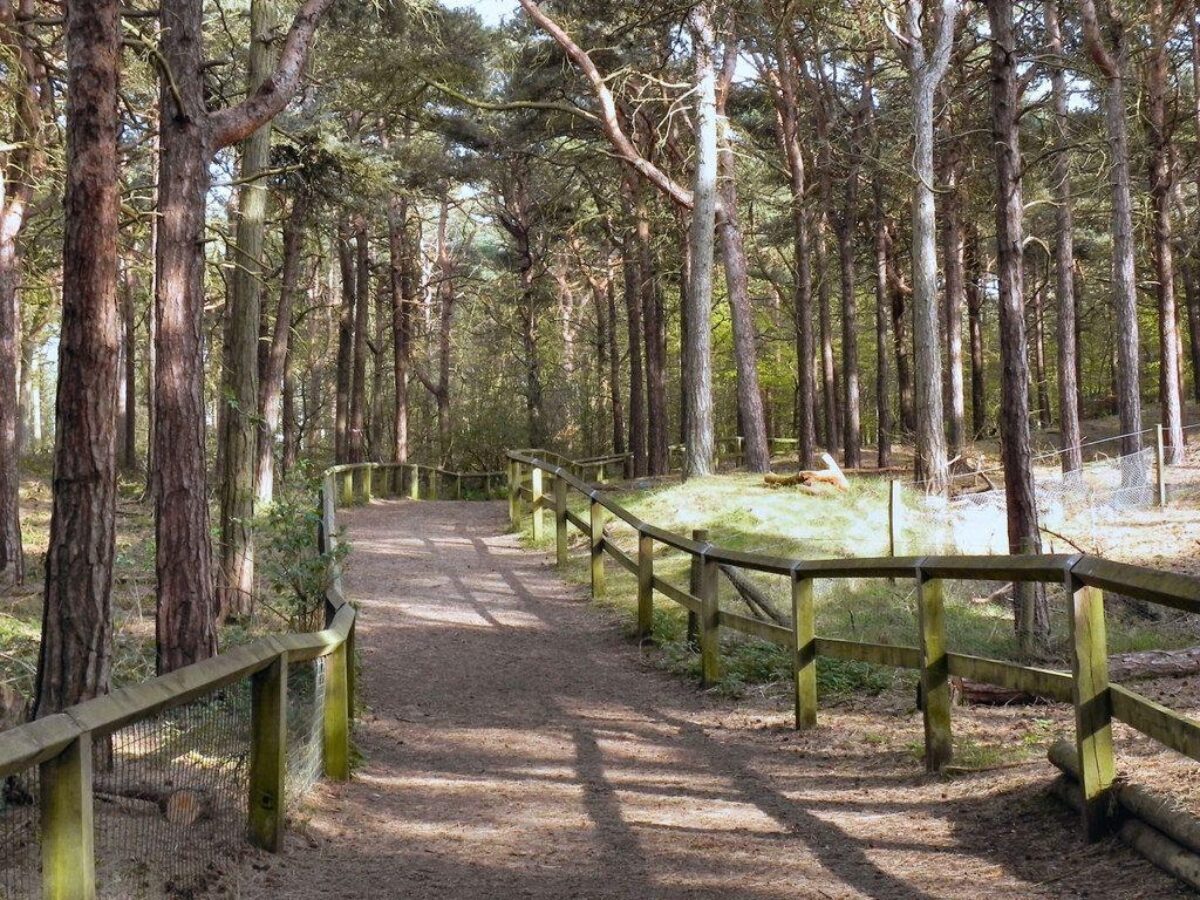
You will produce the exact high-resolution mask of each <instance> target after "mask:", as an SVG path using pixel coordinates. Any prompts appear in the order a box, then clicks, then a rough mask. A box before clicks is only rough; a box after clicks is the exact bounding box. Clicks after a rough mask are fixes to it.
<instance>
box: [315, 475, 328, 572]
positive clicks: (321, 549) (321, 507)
mask: <svg viewBox="0 0 1200 900" xmlns="http://www.w3.org/2000/svg"><path fill="white" fill-rule="evenodd" d="M328 483H329V481H328V479H326V480H325V481H324V482H323V483H322V485H321V487H320V488H318V489H317V553H321V554H323V553H326V552H327V551H328V550H329V543H328V542H329V538H328V537H326V535H325V485H327V484H328Z"/></svg>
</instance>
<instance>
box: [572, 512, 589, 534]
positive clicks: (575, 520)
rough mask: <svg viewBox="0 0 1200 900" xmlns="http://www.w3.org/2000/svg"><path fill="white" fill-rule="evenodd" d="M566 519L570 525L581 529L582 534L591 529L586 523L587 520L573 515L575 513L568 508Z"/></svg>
mask: <svg viewBox="0 0 1200 900" xmlns="http://www.w3.org/2000/svg"><path fill="white" fill-rule="evenodd" d="M567 521H568V522H570V523H571V524H572V525H574V526H575V527H576V528H578V529H579V530H580V531H582V532H583V533H584V534H588V533H590V532H591V530H592V529H591V526H590V525H588V523H587V522H585V521H584V520H583V519H582V518H581V517H580V516H577V515H575V513H573V512H571V511H570V510H567Z"/></svg>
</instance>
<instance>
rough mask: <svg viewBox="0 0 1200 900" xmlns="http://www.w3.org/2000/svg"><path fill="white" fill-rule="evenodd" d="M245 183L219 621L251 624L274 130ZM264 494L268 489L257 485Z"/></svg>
mask: <svg viewBox="0 0 1200 900" xmlns="http://www.w3.org/2000/svg"><path fill="white" fill-rule="evenodd" d="M273 4H274V0H253V2H251V4H250V47H249V53H248V58H247V74H246V89H247V94H253V92H254V91H256V90H257V89H258V88H259V87H260V86H261V85H262V83H263V82H264V81H266V79H267V77H268V76H269V74H270V71H271V69H272V67H273V56H274V53H273V51H272V47H271V42H272V40H273V39H274V34H273V30H274V28H275V20H276V16H275V9H274V6H273ZM241 156H242V160H241V169H240V177H241V180H242V185H241V188H240V189H239V193H240V197H239V199H238V206H237V209H238V218H237V229H236V237H235V243H234V246H233V254H232V256H233V259H232V263H233V277H232V288H233V290H232V291H231V292H230V294H229V303H228V305H227V307H226V311H225V316H226V329H225V353H224V359H223V360H222V362H223V367H222V402H223V403H224V404H225V415H224V418H223V420H222V421H223V424H224V431H223V433H222V434H221V435H220V440H221V447H222V452H221V459H222V460H223V462H224V466H223V468H222V469H221V479H220V485H219V488H220V498H221V506H220V522H219V527H220V534H221V538H220V540H221V554H220V556H221V572H220V583H219V585H218V589H219V601H220V606H221V608H220V618H221V619H222V620H223V619H226V618H234V619H244V618H246V617H247V616H249V615H250V612H251V611H252V609H253V608H254V532H253V527H252V526H253V521H254V501H255V496H256V493H255V488H256V479H255V474H256V473H255V468H256V467H255V463H256V461H259V452H258V444H259V443H260V440H259V427H258V425H257V423H256V419H257V418H258V411H259V379H258V375H259V360H258V353H259V343H260V342H259V340H258V337H259V334H258V333H259V327H260V321H261V319H262V293H263V279H264V278H265V272H264V264H263V235H264V233H265V231H266V221H267V184H266V179H265V178H264V176H263V173H264V172H265V171H266V170H267V169H268V168H269V167H270V165H271V127H270V125H264V126H263V127H261V128H259V129H258V130H257V131H255V132H254V133H253V134H251V135H250V136H249V137H248V138H246V140H245V141H243V142H242V146H241ZM258 486H261V482H259V483H258Z"/></svg>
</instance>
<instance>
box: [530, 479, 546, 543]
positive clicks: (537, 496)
mask: <svg viewBox="0 0 1200 900" xmlns="http://www.w3.org/2000/svg"><path fill="white" fill-rule="evenodd" d="M529 475H530V479H531V481H530V487H529V499H530V501H532V506H533V512H532V516H533V541H534V543H535V544H540V543H541V541H542V533H543V532H544V531H545V512H544V511H543V510H542V470H541V469H534V470H533V471H532V472H530V473H529Z"/></svg>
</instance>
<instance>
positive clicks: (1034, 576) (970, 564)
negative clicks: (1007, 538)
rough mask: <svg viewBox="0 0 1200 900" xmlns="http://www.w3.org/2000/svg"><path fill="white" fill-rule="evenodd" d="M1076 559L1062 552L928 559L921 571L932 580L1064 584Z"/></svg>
mask: <svg viewBox="0 0 1200 900" xmlns="http://www.w3.org/2000/svg"><path fill="white" fill-rule="evenodd" d="M1073 559H1075V557H1073V556H1069V555H1067V554H1062V553H1045V554H1038V555H1035V554H1024V555H1013V556H926V557H924V558H923V559H922V560H921V569H922V570H923V571H924V572H925V573H926V575H927V577H929V578H954V579H958V580H971V581H1033V582H1047V583H1050V584H1062V580H1063V573H1064V572H1065V571H1066V569H1067V567H1068V566H1069V565H1070V564H1071V561H1072V560H1073Z"/></svg>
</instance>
